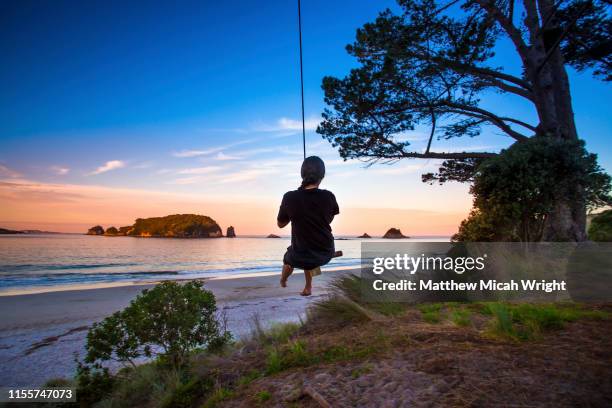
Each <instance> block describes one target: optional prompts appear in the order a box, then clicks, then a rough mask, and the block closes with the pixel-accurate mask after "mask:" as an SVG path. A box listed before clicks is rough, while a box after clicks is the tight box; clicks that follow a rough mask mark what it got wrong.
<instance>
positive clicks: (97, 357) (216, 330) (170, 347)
mask: <svg viewBox="0 0 612 408" xmlns="http://www.w3.org/2000/svg"><path fill="white" fill-rule="evenodd" d="M216 310H217V308H216V302H215V297H214V295H213V294H212V292H210V291H208V290H206V289H204V288H203V285H202V283H201V282H187V283H185V284H179V283H176V282H163V283H160V284H158V285H157V286H155V287H154V288H153V289H146V290H144V291H143V292H142V293H141V294H140V295H138V297H136V299H134V300H133V301H132V302H131V303H130V305H129V306H128V307H126V308H125V309H124V310H122V311H120V312H116V313H114V314H112V315H111V316H109V317H107V318H106V319H104V320H103V321H102V322H99V323H94V325H93V326H92V328H91V329H90V330H89V332H88V334H87V344H86V350H87V354H86V357H85V362H86V363H88V364H93V365H96V366H100V364H101V363H102V362H105V361H108V360H111V359H116V360H119V361H121V362H124V363H125V362H129V363H131V364H132V365H133V364H134V360H135V359H137V358H139V357H142V356H144V357H151V356H153V355H155V354H158V355H159V356H160V357H161V361H163V362H166V363H169V364H170V365H172V366H174V367H175V368H178V367H180V366H181V365H183V364H184V363H185V361H186V358H187V356H188V354H189V352H190V351H191V350H193V349H195V348H196V347H201V346H205V347H209V348H211V347H218V346H219V345H221V344H223V343H225V342H227V341H228V340H229V333H227V332H225V333H221V332H220V324H219V322H218V320H217V316H216Z"/></svg>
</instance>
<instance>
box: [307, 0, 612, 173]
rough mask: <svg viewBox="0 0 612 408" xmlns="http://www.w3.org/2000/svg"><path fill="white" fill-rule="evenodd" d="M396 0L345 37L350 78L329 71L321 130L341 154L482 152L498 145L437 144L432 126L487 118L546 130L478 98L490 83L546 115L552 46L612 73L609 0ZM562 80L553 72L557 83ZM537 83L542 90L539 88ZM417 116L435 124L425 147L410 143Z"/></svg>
mask: <svg viewBox="0 0 612 408" xmlns="http://www.w3.org/2000/svg"><path fill="white" fill-rule="evenodd" d="M398 3H399V5H400V7H401V13H394V12H392V11H390V10H386V11H384V12H382V13H380V15H379V16H378V18H377V19H376V20H375V21H374V22H372V23H367V24H365V25H364V26H363V27H362V28H360V29H358V30H357V35H356V40H355V42H354V43H353V44H351V45H348V46H347V51H348V52H349V54H351V55H352V56H354V57H355V58H356V59H357V61H358V63H359V67H358V68H355V69H352V70H351V71H350V73H349V74H348V75H347V76H345V77H344V78H335V77H325V78H324V79H323V85H322V87H323V90H324V93H325V103H326V104H327V105H328V108H327V109H325V111H324V113H323V119H324V120H323V122H322V123H321V125H320V126H319V127H318V129H317V131H318V132H319V133H320V134H321V135H322V136H323V137H324V138H326V139H327V140H328V141H330V142H331V143H332V145H333V146H334V147H338V149H339V153H340V155H341V156H342V157H343V158H345V159H354V158H357V159H362V160H365V161H378V160H382V161H394V160H399V159H402V158H438V159H450V160H464V159H483V158H487V157H491V156H493V155H494V154H493V153H491V152H444V151H439V149H436V151H432V150H431V146H432V141H433V139H434V137H435V136H437V138H438V139H442V140H444V139H450V138H454V137H460V136H468V137H474V136H478V135H479V134H480V133H481V132H482V130H483V129H484V128H485V127H488V128H492V129H493V130H494V131H496V132H498V133H502V134H504V135H506V136H508V137H510V138H511V139H513V140H515V141H524V140H526V138H528V137H531V136H533V135H535V134H538V133H546V132H545V131H544V130H543V131H542V132H538V130H539V127H540V126H541V123H532V124H530V123H527V122H526V121H524V120H522V119H521V118H516V117H509V116H507V115H505V114H504V113H503V112H498V111H499V108H500V107H499V106H496V107H492V108H495V109H488V108H485V107H483V106H481V103H480V102H481V101H480V98H481V96H482V95H483V93H485V92H499V93H503V94H507V95H509V96H512V97H514V98H520V99H522V100H523V101H527V102H528V103H530V104H532V105H533V106H534V107H535V108H536V111H537V112H538V114H539V115H540V114H541V113H542V112H543V111H545V110H546V109H547V106H546V104H550V103H551V102H550V101H547V100H544V99H543V98H542V96H541V95H542V92H545V91H546V89H544V88H546V86H547V85H546V84H543V83H541V78H540V74H541V73H542V72H543V71H545V70H546V69H552V68H550V65H551V64H552V63H553V59H554V58H553V57H551V56H554V51H555V50H560V51H561V54H562V56H563V57H564V58H565V63H566V64H569V65H571V66H573V67H574V68H576V69H578V70H584V69H592V70H593V72H594V74H595V75H597V76H600V77H602V78H603V79H605V80H610V79H612V78H611V77H610V74H609V72H610V67H611V66H612V58H611V56H610V55H611V52H612V40H611V38H612V36H611V34H612V30H611V28H612V22H611V20H610V17H609V14H608V13H607V11H606V1H603V0H571V1H568V0H560V1H558V2H554V4H553V2H550V1H548V0H524V1H523V2H517V1H513V0H511V1H501V0H468V1H458V0H449V1H446V2H441V1H436V0H399V1H398ZM515 8H516V10H515ZM500 39H507V40H510V43H511V44H512V45H513V46H514V48H515V51H516V56H517V60H518V61H519V62H520V64H521V66H522V72H521V73H519V74H518V75H516V74H513V73H509V72H506V71H505V70H504V69H503V68H502V67H497V66H494V65H492V64H491V58H492V57H493V56H494V53H495V47H496V44H497V42H498V41H499V40H500ZM542 44H543V46H542ZM538 53H539V54H538ZM561 65H563V64H562V63H561ZM561 70H563V68H562V67H561ZM561 82H562V81H556V82H555V81H554V80H553V82H552V86H560V85H563V84H561ZM536 87H539V88H538V89H539V90H540V91H542V90H543V91H542V92H540V93H539V94H538V93H537V92H536ZM568 101H569V99H564V98H562V97H560V98H559V100H558V101H555V104H559V106H557V107H556V108H555V109H558V111H557V113H556V115H557V116H558V117H562V116H564V115H563V113H564V112H566V111H567V112H571V107H570V108H569V110H568V109H567V108H568V107H567V106H563V104H564V103H565V104H567V103H568ZM548 109H550V107H548ZM564 109H566V111H564ZM565 116H566V115H565ZM570 122H571V123H573V121H572V120H570ZM549 125H550V124H549ZM416 126H427V127H429V128H430V134H429V140H428V143H427V147H426V149H425V150H424V151H411V150H410V148H409V146H410V143H409V142H408V141H407V140H406V138H404V137H403V136H404V133H406V132H408V131H411V130H414V129H415V127H416ZM553 127H554V126H553ZM549 128H550V126H549V127H548V128H546V129H549ZM442 150H443V149H442ZM447 164H448V163H447Z"/></svg>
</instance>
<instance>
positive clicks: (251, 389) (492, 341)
mask: <svg viewBox="0 0 612 408" xmlns="http://www.w3.org/2000/svg"><path fill="white" fill-rule="evenodd" d="M300 338H301V339H302V340H303V341H304V342H305V344H306V345H307V349H308V350H309V352H312V353H316V352H317V350H323V349H325V348H326V347H329V345H332V344H344V345H347V346H350V347H352V348H353V349H355V348H357V349H358V348H359V347H368V346H374V347H375V350H374V351H373V352H372V353H371V354H369V355H368V356H367V357H365V358H353V359H348V360H346V361H339V362H332V363H322V364H315V365H311V366H307V367H298V368H291V369H288V370H285V371H281V372H279V373H277V374H275V375H270V376H265V377H262V378H259V379H256V380H254V381H252V382H251V383H249V384H248V385H246V386H242V387H238V389H237V391H236V393H235V394H234V395H233V396H232V398H230V399H227V400H224V401H222V403H220V404H218V406H223V407H247V406H248V407H258V406H262V407H263V406H265V407H321V406H331V407H611V406H612V321H610V320H609V319H608V320H603V321H588V320H581V321H576V322H572V323H568V324H567V325H566V326H565V327H564V328H563V329H560V330H556V331H552V332H549V333H547V334H545V335H543V336H542V338H540V339H538V340H531V341H526V342H517V341H513V340H503V339H499V338H491V337H488V336H486V335H483V331H482V330H481V327H479V324H478V322H476V323H475V324H473V325H471V326H470V327H457V326H456V325H453V324H452V323H450V322H443V323H438V324H428V323H424V322H423V321H422V320H421V319H420V318H418V316H417V315H416V314H410V313H409V314H407V315H405V316H402V317H401V318H392V319H389V320H387V321H382V322H381V321H378V322H374V321H370V322H366V323H361V324H356V325H353V326H348V327H344V328H338V329H335V330H326V331H324V332H321V331H320V330H319V331H315V332H312V333H308V332H306V333H301V334H300ZM262 359H264V360H265V357H264V356H262V355H260V354H258V352H257V351H249V350H248V349H247V350H245V351H244V352H243V353H242V356H241V357H239V361H238V360H237V361H236V364H239V365H245V364H246V365H251V366H253V367H256V366H257V365H258V364H259V363H258V362H261V361H262ZM305 390H306V392H305ZM264 397H265V398H264ZM313 397H314V398H313ZM326 404H327V405H326Z"/></svg>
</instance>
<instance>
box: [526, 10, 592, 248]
mask: <svg viewBox="0 0 612 408" xmlns="http://www.w3.org/2000/svg"><path fill="white" fill-rule="evenodd" d="M538 6H539V7H538V8H539V10H540V12H541V15H542V16H543V17H544V19H547V16H548V15H549V13H554V4H553V2H551V1H550V0H538ZM535 20H536V21H535V22H533V21H529V19H526V20H525V22H526V24H533V23H535V24H537V23H538V22H537V19H535ZM549 25H550V26H552V27H550V28H547V29H546V30H550V32H553V33H559V34H557V35H560V32H561V30H559V29H558V27H555V24H554V23H550V24H549ZM546 30H542V29H541V28H540V27H539V24H538V27H537V28H536V29H534V31H533V32H534V33H535V32H538V31H542V35H538V36H535V35H534V36H533V37H532V38H531V40H532V41H531V46H530V47H529V51H528V52H529V54H528V58H527V67H526V68H527V75H528V77H529V79H530V80H531V83H532V84H533V94H534V100H535V105H536V109H537V112H538V117H539V119H540V125H539V127H538V132H537V136H536V137H553V138H557V139H565V140H577V139H578V133H577V131H576V124H575V122H574V111H573V108H572V97H571V92H570V86H569V79H568V77H567V72H566V70H565V62H564V61H563V55H562V54H561V51H560V50H559V47H558V46H557V45H558V43H557V41H556V40H557V38H558V37H553V38H552V39H551V38H547V36H546V32H545V31H546ZM530 31H531V30H530ZM574 188H575V189H576V192H577V193H582V191H583V190H584V186H580V185H576V186H574ZM582 195H583V194H575V195H574V196H578V197H581V196H582ZM586 239H587V237H586V203H585V202H584V200H580V201H577V202H576V201H570V200H568V199H567V197H559V198H558V200H557V202H556V203H555V207H554V208H553V211H552V212H551V213H550V214H549V215H548V217H547V218H546V221H545V224H544V232H543V236H542V240H543V241H585V240H586Z"/></svg>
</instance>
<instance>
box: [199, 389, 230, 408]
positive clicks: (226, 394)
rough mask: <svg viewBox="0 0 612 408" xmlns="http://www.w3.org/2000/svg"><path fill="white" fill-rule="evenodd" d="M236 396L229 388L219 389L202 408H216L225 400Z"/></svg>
mask: <svg viewBox="0 0 612 408" xmlns="http://www.w3.org/2000/svg"><path fill="white" fill-rule="evenodd" d="M233 396H234V392H233V391H232V390H228V389H227V388H223V387H221V388H217V389H215V391H214V392H213V393H212V394H211V396H210V397H208V399H207V400H206V402H204V404H203V405H202V408H216V407H218V406H219V404H220V403H221V402H223V401H225V400H228V399H230V398H232V397H233Z"/></svg>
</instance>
